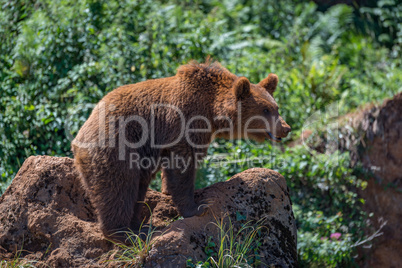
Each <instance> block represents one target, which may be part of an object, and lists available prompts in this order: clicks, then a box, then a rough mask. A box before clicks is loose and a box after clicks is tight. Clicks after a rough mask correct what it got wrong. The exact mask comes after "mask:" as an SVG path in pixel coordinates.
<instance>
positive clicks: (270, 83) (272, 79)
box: [258, 74, 279, 96]
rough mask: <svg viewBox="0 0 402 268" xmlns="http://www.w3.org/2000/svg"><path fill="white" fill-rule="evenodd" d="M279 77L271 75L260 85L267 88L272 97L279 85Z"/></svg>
mask: <svg viewBox="0 0 402 268" xmlns="http://www.w3.org/2000/svg"><path fill="white" fill-rule="evenodd" d="M278 81H279V79H278V76H277V75H276V74H269V75H268V77H267V78H265V79H264V80H262V81H261V82H260V83H258V85H259V86H260V87H263V88H265V89H266V90H267V91H268V93H269V94H271V96H273V95H274V92H275V89H276V86H277V85H278Z"/></svg>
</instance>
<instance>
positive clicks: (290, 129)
mask: <svg viewBox="0 0 402 268" xmlns="http://www.w3.org/2000/svg"><path fill="white" fill-rule="evenodd" d="M291 131H292V128H291V127H290V126H289V125H288V124H286V126H283V127H282V132H283V135H284V136H287V135H288V134H289V132H291Z"/></svg>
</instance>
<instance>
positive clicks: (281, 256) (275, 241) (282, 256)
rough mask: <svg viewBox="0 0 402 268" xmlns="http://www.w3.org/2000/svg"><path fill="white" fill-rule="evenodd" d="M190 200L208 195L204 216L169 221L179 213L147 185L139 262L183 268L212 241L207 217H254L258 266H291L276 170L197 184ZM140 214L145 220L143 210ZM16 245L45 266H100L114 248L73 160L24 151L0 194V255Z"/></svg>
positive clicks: (292, 230) (288, 224)
mask: <svg viewBox="0 0 402 268" xmlns="http://www.w3.org/2000/svg"><path fill="white" fill-rule="evenodd" d="M196 199H197V200H208V201H209V206H210V208H209V209H208V212H207V213H206V214H205V215H203V216H202V217H192V218H186V219H179V220H175V221H173V222H172V220H173V219H175V218H176V219H177V216H178V213H177V210H176V208H175V207H174V205H173V203H172V200H171V198H170V196H168V195H164V194H162V193H159V192H155V191H152V190H149V191H148V193H147V199H146V203H147V204H148V205H149V207H150V209H151V211H152V224H153V225H154V226H156V227H159V230H160V235H159V236H155V238H154V242H153V244H152V248H151V250H150V251H149V254H148V255H147V257H146V259H145V266H147V267H185V265H186V261H187V260H188V259H190V258H191V259H192V260H193V261H194V262H196V261H202V260H205V259H206V258H207V256H206V254H205V250H204V249H205V247H206V246H207V243H208V242H209V241H211V240H210V239H214V241H216V242H219V231H218V228H217V227H216V225H215V224H214V223H216V222H217V221H218V222H220V220H222V222H225V223H229V222H231V223H232V227H233V228H235V229H238V228H240V227H241V226H242V225H243V224H245V223H247V222H249V223H250V224H251V223H255V222H257V221H260V224H262V225H263V226H264V227H265V228H262V229H261V232H259V234H260V235H261V236H263V237H262V240H261V241H262V242H261V245H260V247H259V250H258V253H259V256H260V258H261V261H262V262H263V263H264V266H265V265H268V266H270V265H275V267H294V266H297V250H296V226H295V220H294V217H293V213H292V206H291V201H290V198H289V190H288V189H287V186H286V181H285V179H284V178H283V177H282V176H281V175H280V174H278V173H277V172H274V171H272V170H268V169H250V170H247V171H245V172H242V173H240V174H237V175H235V176H233V178H231V179H230V180H228V181H226V182H222V183H217V184H214V185H212V186H210V187H207V188H204V189H201V190H198V191H197V192H196ZM144 217H145V218H146V219H148V220H149V219H150V215H149V212H148V213H147V210H144ZM229 219H230V220H229ZM169 223H170V224H169ZM166 226H167V227H166ZM227 226H228V225H227ZM21 249H22V251H21V255H20V257H23V258H25V259H34V260H39V261H41V262H43V263H44V264H46V265H48V266H51V267H81V266H85V267H100V266H105V263H102V262H101V261H102V260H104V259H105V257H104V256H105V254H106V253H108V252H110V251H111V250H116V246H114V245H113V244H112V243H110V242H108V241H107V240H105V239H104V237H103V235H102V233H101V231H100V229H99V226H98V224H97V221H96V216H95V214H94V209H93V207H92V206H91V203H90V201H89V199H88V198H87V196H86V194H85V191H84V190H83V188H82V186H81V184H80V180H79V178H78V174H77V171H76V170H75V168H74V166H73V160H72V159H70V158H65V157H61V158H58V157H49V156H32V157H29V158H28V159H27V160H26V161H25V162H24V164H23V166H22V167H21V169H20V171H19V172H18V174H17V176H16V177H15V178H14V180H13V182H12V184H11V185H10V187H9V188H8V189H7V190H6V192H5V193H4V194H3V195H2V196H1V198H0V259H7V258H13V256H14V255H15V253H16V252H17V251H19V250H21ZM102 256H103V257H102Z"/></svg>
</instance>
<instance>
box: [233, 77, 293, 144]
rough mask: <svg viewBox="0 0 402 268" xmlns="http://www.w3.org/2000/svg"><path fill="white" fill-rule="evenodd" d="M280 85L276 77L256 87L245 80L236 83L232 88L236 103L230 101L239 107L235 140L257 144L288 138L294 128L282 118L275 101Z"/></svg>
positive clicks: (237, 108)
mask: <svg viewBox="0 0 402 268" xmlns="http://www.w3.org/2000/svg"><path fill="white" fill-rule="evenodd" d="M277 85H278V76H277V75H275V74H270V75H268V77H267V78H265V79H263V80H262V81H261V82H260V83H258V84H256V85H255V84H251V83H250V82H249V80H248V79H247V78H245V77H238V78H237V79H235V81H234V83H233V87H232V90H233V93H234V98H235V101H234V102H233V101H231V103H232V104H231V105H232V107H233V105H234V104H235V105H236V114H237V115H236V116H235V117H236V120H234V124H235V126H234V129H235V131H236V129H237V131H236V134H235V136H237V137H241V138H250V139H253V140H256V141H258V142H262V141H264V140H265V139H270V140H272V141H275V142H280V141H281V139H282V138H284V137H286V136H287V135H288V134H289V132H290V131H291V128H290V126H289V125H288V124H287V123H286V122H285V120H283V118H282V117H281V116H280V115H279V111H278V109H279V107H278V104H277V103H276V101H275V99H274V97H273V93H274V91H275V89H276V87H277ZM239 132H240V133H239Z"/></svg>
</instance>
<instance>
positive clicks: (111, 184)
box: [72, 62, 290, 237]
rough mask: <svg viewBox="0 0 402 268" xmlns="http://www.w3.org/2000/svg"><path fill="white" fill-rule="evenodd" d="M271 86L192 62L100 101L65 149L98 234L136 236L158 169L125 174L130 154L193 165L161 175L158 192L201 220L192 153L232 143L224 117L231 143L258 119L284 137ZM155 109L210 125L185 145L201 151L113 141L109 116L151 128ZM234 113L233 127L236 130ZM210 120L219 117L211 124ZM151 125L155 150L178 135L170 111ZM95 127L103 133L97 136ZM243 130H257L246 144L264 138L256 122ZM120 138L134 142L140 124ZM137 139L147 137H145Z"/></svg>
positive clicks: (271, 81)
mask: <svg viewBox="0 0 402 268" xmlns="http://www.w3.org/2000/svg"><path fill="white" fill-rule="evenodd" d="M277 83H278V78H277V76H276V75H273V74H271V75H270V76H268V77H267V78H266V79H264V80H263V81H261V83H260V84H258V85H254V84H251V83H250V82H249V81H248V80H247V78H245V77H237V76H236V75H234V74H232V73H230V72H229V71H228V70H227V69H225V68H223V67H222V66H221V65H220V64H219V63H210V62H207V63H204V64H198V63H196V62H192V63H190V64H187V65H184V66H181V67H179V69H178V71H177V74H176V75H175V76H173V77H168V78H161V79H155V80H148V81H144V82H141V83H137V84H132V85H125V86H122V87H119V88H117V89H115V90H114V91H112V92H110V93H109V94H107V95H106V96H105V97H104V98H103V99H102V101H101V102H100V103H99V104H98V105H97V106H96V107H95V108H94V110H93V112H92V114H91V116H90V117H89V119H88V120H87V121H86V122H85V124H84V125H83V127H82V128H81V129H80V131H79V133H78V135H77V137H76V138H75V139H74V141H73V143H72V150H73V152H74V158H75V165H76V166H77V168H78V170H79V172H80V174H81V176H82V180H83V183H84V186H85V188H86V191H87V192H88V193H89V196H90V199H91V201H92V203H93V205H94V207H95V208H96V211H97V214H98V219H99V222H100V225H101V228H102V231H103V232H104V234H105V235H106V236H109V237H113V236H112V235H113V233H114V232H116V231H119V230H127V228H131V229H133V230H138V227H139V224H140V214H141V202H142V201H143V200H144V197H145V194H146V192H147V188H148V185H149V183H150V181H151V179H152V178H154V177H155V173H156V172H155V171H153V170H160V169H161V167H159V166H156V167H155V166H151V167H149V168H136V167H134V168H130V167H129V166H130V163H129V161H130V158H129V155H130V153H137V154H138V155H140V157H141V158H146V157H148V158H154V159H160V158H162V157H167V156H170V155H171V154H172V153H173V154H174V155H178V156H180V157H183V158H184V159H192V164H191V165H190V167H189V168H188V169H187V170H185V172H182V171H183V170H180V169H177V168H162V172H163V178H164V180H163V188H164V191H166V192H169V193H171V195H172V198H173V201H174V203H175V205H176V206H177V208H178V210H179V212H180V213H181V215H182V216H183V217H191V216H195V215H201V214H202V213H203V210H202V209H201V208H199V204H196V203H195V201H194V179H195V174H196V161H195V160H196V159H195V158H196V154H199V155H200V156H201V157H202V156H205V155H206V153H207V148H208V145H209V143H210V142H211V141H212V140H213V139H214V138H216V137H223V138H230V137H231V135H230V132H229V131H228V130H227V128H228V127H230V125H231V123H230V122H229V121H228V120H227V118H230V119H231V120H232V122H233V123H232V124H233V127H234V130H235V131H234V133H233V134H234V136H232V138H241V137H244V134H242V133H243V130H244V127H245V126H244V125H243V124H244V122H245V120H247V119H248V118H250V117H252V116H255V115H260V116H265V117H266V118H267V120H269V125H270V128H272V129H275V133H273V134H274V135H275V136H277V137H285V136H286V135H287V134H288V132H289V131H290V127H289V126H288V125H287V124H286V123H285V122H284V121H283V119H282V118H281V117H280V116H279V113H278V106H277V104H276V102H275V100H274V99H273V97H272V94H273V92H274V90H275V88H276V85H277ZM268 92H269V93H268ZM155 103H159V104H160V103H161V104H170V105H174V106H176V107H178V108H180V109H181V111H183V114H184V116H185V118H186V122H187V120H189V119H190V118H192V117H194V116H199V115H202V116H204V117H206V118H207V119H208V120H209V122H211V131H209V132H202V133H200V132H198V133H190V137H191V141H193V142H194V143H196V144H204V145H205V146H204V148H194V147H193V146H191V145H190V144H189V143H188V142H187V140H186V139H185V138H184V137H183V138H182V139H181V140H180V141H179V142H178V143H177V144H175V145H174V146H171V147H168V148H163V149H159V148H153V147H152V146H151V143H150V139H149V138H147V141H146V142H145V144H144V145H143V146H141V147H140V148H126V147H125V145H124V144H122V142H121V141H120V140H119V138H120V137H119V135H121V134H119V131H118V120H117V121H116V122H114V121H113V117H115V118H121V117H123V118H126V117H128V116H132V115H138V116H141V117H142V118H144V119H145V122H146V123H148V124H150V122H151V120H152V119H151V105H152V104H155ZM239 108H240V109H241V119H242V123H241V124H240V125H239V124H238V123H237V122H238V119H239V118H238V115H237V114H238V109H239ZM264 110H265V112H264ZM267 111H268V113H267ZM102 115H105V117H106V119H105V121H104V122H101V121H99V119H100V118H102ZM217 116H218V117H220V118H218V119H217V118H216V117H217ZM155 118H156V119H155V122H154V123H155V124H154V128H155V141H156V144H167V143H169V142H171V141H174V140H175V139H176V137H178V136H179V134H180V133H179V131H180V129H181V125H180V124H181V120H180V118H179V117H178V114H177V113H175V112H174V111H173V110H171V109H157V110H156V117H155ZM101 125H102V126H103V127H104V129H105V131H104V133H102V132H100V131H99V129H100V126H101ZM191 127H192V128H197V129H202V128H207V125H206V123H205V122H204V121H201V120H196V121H193V123H192V124H191ZM250 127H252V128H255V129H260V130H262V132H261V133H257V134H256V133H251V134H250V136H249V137H250V138H252V139H255V140H257V141H263V140H265V139H267V138H271V137H270V136H269V135H268V134H267V129H266V125H265V124H263V122H259V121H258V120H254V121H252V123H251V124H250ZM225 129H226V130H225ZM270 131H271V130H270ZM123 133H125V135H126V137H127V140H129V141H130V142H133V143H135V142H138V141H139V140H140V138H141V136H142V134H144V133H142V131H141V128H140V125H139V124H138V123H134V122H131V123H129V124H127V126H126V128H125V132H123ZM213 133H216V135H213ZM144 136H145V137H149V133H145V135H144ZM96 141H98V143H97V144H95V145H92V146H84V145H82V143H85V142H86V143H88V142H96ZM119 148H125V154H124V155H123V156H124V157H125V160H119V152H121V150H120V151H119Z"/></svg>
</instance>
